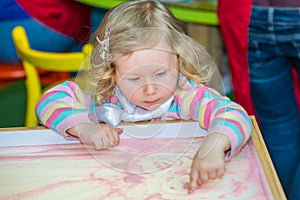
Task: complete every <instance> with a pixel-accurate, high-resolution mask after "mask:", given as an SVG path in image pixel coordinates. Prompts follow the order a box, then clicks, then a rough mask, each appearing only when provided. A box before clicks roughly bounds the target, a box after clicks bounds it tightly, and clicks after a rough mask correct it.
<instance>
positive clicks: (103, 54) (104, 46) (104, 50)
mask: <svg viewBox="0 0 300 200" xmlns="http://www.w3.org/2000/svg"><path fill="white" fill-rule="evenodd" d="M109 35H110V29H109V28H108V29H106V31H105V36H104V39H103V41H101V40H100V39H99V37H98V36H97V37H96V40H97V41H98V42H99V44H100V45H101V48H100V49H99V53H100V58H101V59H102V60H104V61H107V62H110V61H111V60H112V56H111V54H110V49H109Z"/></svg>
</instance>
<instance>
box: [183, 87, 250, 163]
mask: <svg viewBox="0 0 300 200" xmlns="http://www.w3.org/2000/svg"><path fill="white" fill-rule="evenodd" d="M180 99H181V104H182V105H181V106H182V114H183V115H185V116H190V118H192V119H193V120H198V121H199V124H200V126H201V127H203V128H205V129H207V134H213V133H221V134H224V135H225V136H227V138H228V139H229V140H230V144H231V149H230V151H228V152H227V154H226V159H229V158H230V157H232V156H234V155H235V154H236V153H238V152H239V151H240V150H241V148H242V147H243V145H244V144H246V142H247V141H248V139H249V138H250V135H251V131H252V124H251V120H250V117H249V116H248V114H247V112H246V111H245V110H244V109H243V108H242V107H241V106H240V105H239V104H237V103H235V102H233V101H231V100H230V99H229V98H227V97H226V96H221V95H219V94H218V92H216V91H214V90H212V89H210V88H207V87H205V86H201V85H200V86H199V85H198V86H193V89H192V90H189V91H185V92H182V93H181V94H180Z"/></svg>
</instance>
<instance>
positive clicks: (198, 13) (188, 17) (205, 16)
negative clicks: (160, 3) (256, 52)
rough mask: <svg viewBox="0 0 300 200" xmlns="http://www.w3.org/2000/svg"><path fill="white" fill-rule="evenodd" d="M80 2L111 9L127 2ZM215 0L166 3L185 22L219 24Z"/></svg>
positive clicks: (111, 0) (82, 0)
mask: <svg viewBox="0 0 300 200" xmlns="http://www.w3.org/2000/svg"><path fill="white" fill-rule="evenodd" d="M76 1H78V2H80V3H83V4H86V5H90V6H93V7H99V8H104V9H110V8H113V7H115V6H116V5H118V4H120V3H124V2H126V1H125V0H109V1H102V0H101V1H99V0H76ZM214 2H215V1H213V0H211V1H207V0H206V1H197V2H193V3H165V5H166V6H167V7H168V8H169V9H170V11H171V12H172V13H173V14H174V15H175V16H176V17H177V18H178V19H180V20H182V21H185V22H191V23H197V24H203V25H218V24H219V21H218V17H217V14H216V5H215V3H214Z"/></svg>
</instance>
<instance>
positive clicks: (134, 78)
mask: <svg viewBox="0 0 300 200" xmlns="http://www.w3.org/2000/svg"><path fill="white" fill-rule="evenodd" d="M127 79H128V80H129V81H138V80H140V77H131V78H127Z"/></svg>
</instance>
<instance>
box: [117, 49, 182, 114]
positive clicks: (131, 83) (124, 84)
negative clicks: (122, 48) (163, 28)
mask: <svg viewBox="0 0 300 200" xmlns="http://www.w3.org/2000/svg"><path fill="white" fill-rule="evenodd" d="M177 63H178V62H177V56H176V55H174V54H171V53H169V52H167V51H164V50H159V49H144V50H138V51H135V52H133V53H132V54H130V55H126V56H122V57H120V58H119V59H117V60H116V61H115V62H114V64H115V70H116V80H117V85H118V86H119V88H120V90H121V92H122V94H123V95H124V96H125V98H126V99H127V100H128V101H130V102H131V103H133V104H135V105H137V106H139V107H142V108H144V109H146V110H154V109H156V108H158V107H159V106H160V105H161V104H162V103H164V102H165V101H167V100H168V99H169V98H170V97H171V96H172V95H173V94H174V92H175V90H176V87H177V79H178V64H177Z"/></svg>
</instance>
